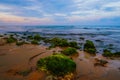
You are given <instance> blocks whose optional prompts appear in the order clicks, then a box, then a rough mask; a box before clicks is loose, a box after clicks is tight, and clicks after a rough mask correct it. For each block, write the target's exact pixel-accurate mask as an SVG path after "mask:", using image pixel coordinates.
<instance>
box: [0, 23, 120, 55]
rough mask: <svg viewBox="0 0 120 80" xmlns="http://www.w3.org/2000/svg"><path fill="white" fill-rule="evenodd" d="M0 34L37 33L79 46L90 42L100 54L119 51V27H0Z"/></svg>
mask: <svg viewBox="0 0 120 80" xmlns="http://www.w3.org/2000/svg"><path fill="white" fill-rule="evenodd" d="M0 32H1V33H3V32H7V33H18V34H23V33H27V35H31V34H36V33H39V34H40V35H41V36H43V37H47V38H52V37H60V38H66V39H68V40H69V41H76V42H77V43H78V44H79V45H81V44H84V43H85V41H86V40H91V41H93V42H94V44H95V46H96V48H97V51H98V53H102V51H103V49H109V50H111V51H112V52H116V51H120V26H102V25H101V26H14V27H12V26H9V27H0ZM83 39H84V40H83Z"/></svg>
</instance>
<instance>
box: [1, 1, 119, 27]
mask: <svg viewBox="0 0 120 80" xmlns="http://www.w3.org/2000/svg"><path fill="white" fill-rule="evenodd" d="M0 25H120V0H0Z"/></svg>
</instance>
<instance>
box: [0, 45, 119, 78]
mask: <svg viewBox="0 0 120 80" xmlns="http://www.w3.org/2000/svg"><path fill="white" fill-rule="evenodd" d="M61 50H62V49H61V48H59V47H56V48H53V49H50V50H49V49H47V47H45V46H41V45H32V44H24V45H22V46H16V45H15V44H14V43H12V44H4V45H1V46H0V79H1V80H11V79H12V80H46V78H47V76H48V75H47V74H46V73H45V72H41V71H37V70H36V62H37V61H38V60H39V59H40V58H44V57H47V56H50V55H52V54H53V52H58V53H59V52H60V51H61ZM78 53H79V55H77V56H72V59H73V60H74V61H75V63H76V65H77V67H76V72H75V73H74V76H75V78H74V80H119V79H120V69H119V68H120V60H118V59H115V60H110V59H106V58H105V57H103V56H102V55H100V54H99V55H96V56H91V55H89V54H88V53H86V52H83V51H80V50H78ZM95 58H100V59H104V60H107V61H108V64H107V65H106V67H103V66H94V63H95ZM25 70H31V72H30V73H29V74H28V75H27V76H21V75H19V74H17V72H20V71H25Z"/></svg>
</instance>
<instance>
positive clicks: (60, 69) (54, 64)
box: [37, 54, 76, 76]
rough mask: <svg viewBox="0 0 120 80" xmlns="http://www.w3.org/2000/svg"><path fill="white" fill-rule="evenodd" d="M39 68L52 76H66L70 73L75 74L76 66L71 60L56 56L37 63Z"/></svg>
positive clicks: (42, 59)
mask: <svg viewBox="0 0 120 80" xmlns="http://www.w3.org/2000/svg"><path fill="white" fill-rule="evenodd" d="M37 67H38V69H40V70H45V71H46V70H47V71H48V72H49V73H51V74H52V75H55V76H64V75H66V74H68V73H72V72H74V71H75V69H76V64H75V62H74V61H73V60H71V59H70V58H68V57H66V56H64V55H62V54H56V55H51V56H49V57H46V58H41V59H40V60H39V61H38V62H37Z"/></svg>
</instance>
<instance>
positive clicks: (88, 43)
mask: <svg viewBox="0 0 120 80" xmlns="http://www.w3.org/2000/svg"><path fill="white" fill-rule="evenodd" d="M84 51H86V52H88V53H90V54H95V53H96V48H95V45H94V43H93V42H92V41H90V40H86V43H85V45H84Z"/></svg>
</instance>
